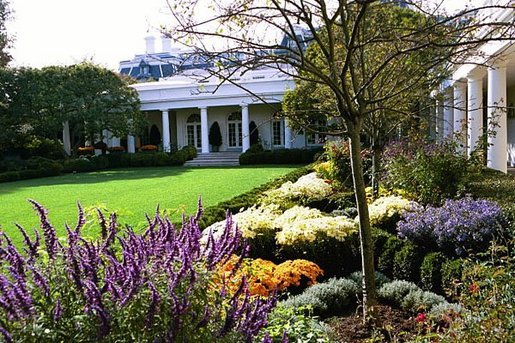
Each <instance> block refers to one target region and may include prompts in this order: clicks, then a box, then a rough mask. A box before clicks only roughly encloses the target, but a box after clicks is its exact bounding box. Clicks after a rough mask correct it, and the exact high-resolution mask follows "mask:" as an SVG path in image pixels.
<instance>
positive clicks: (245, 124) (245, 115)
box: [241, 104, 250, 152]
mask: <svg viewBox="0 0 515 343" xmlns="http://www.w3.org/2000/svg"><path fill="white" fill-rule="evenodd" d="M241 136H242V143H241V151H242V152H245V151H247V150H249V148H250V132H249V106H248V105H246V104H242V105H241Z"/></svg>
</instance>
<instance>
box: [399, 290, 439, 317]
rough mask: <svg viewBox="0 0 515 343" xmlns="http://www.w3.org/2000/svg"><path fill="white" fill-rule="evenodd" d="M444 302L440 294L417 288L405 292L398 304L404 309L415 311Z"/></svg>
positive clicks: (426, 309)
mask: <svg viewBox="0 0 515 343" xmlns="http://www.w3.org/2000/svg"><path fill="white" fill-rule="evenodd" d="M445 303H447V301H446V300H445V298H444V297H442V296H441V295H438V294H435V293H433V292H428V291H423V290H421V289H417V290H412V291H410V292H409V293H408V294H406V296H405V297H404V299H402V302H401V304H400V305H401V307H402V309H404V310H405V311H410V312H414V313H416V312H419V311H429V310H431V309H432V308H433V307H434V306H436V305H440V304H445Z"/></svg>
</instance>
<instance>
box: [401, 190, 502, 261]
mask: <svg viewBox="0 0 515 343" xmlns="http://www.w3.org/2000/svg"><path fill="white" fill-rule="evenodd" d="M502 218H503V216H502V210H501V208H500V207H499V205H497V203H496V202H494V201H489V200H474V199H471V198H463V199H460V200H447V201H446V202H445V204H444V205H443V206H442V207H432V206H427V207H425V208H424V207H422V206H419V207H418V208H417V209H415V210H414V211H413V212H406V213H405V214H404V215H403V218H402V220H401V221H400V222H399V223H398V226H397V229H398V231H399V236H400V237H406V238H408V239H409V240H411V241H414V242H417V243H420V244H422V245H426V246H427V245H428V244H432V245H433V246H434V247H438V248H440V249H443V250H444V251H446V252H449V253H455V254H456V255H458V256H463V255H465V254H466V253H467V252H468V251H469V250H474V251H477V250H478V249H481V248H484V247H486V246H487V244H488V243H489V242H490V240H491V239H492V237H493V235H494V234H495V233H496V232H497V231H498V230H499V229H500V228H501V227H502V221H503V219H502Z"/></svg>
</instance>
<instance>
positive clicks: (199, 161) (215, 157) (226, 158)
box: [184, 151, 241, 167]
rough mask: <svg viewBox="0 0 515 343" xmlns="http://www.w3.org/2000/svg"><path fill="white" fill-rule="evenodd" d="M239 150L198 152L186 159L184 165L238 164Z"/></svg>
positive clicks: (220, 165) (218, 165)
mask: <svg viewBox="0 0 515 343" xmlns="http://www.w3.org/2000/svg"><path fill="white" fill-rule="evenodd" d="M240 154H241V153H240V152H234V151H222V152H210V153H208V154H200V153H199V154H198V155H197V157H196V158H194V159H192V160H189V161H186V163H184V166H185V167H225V166H238V165H240V161H239V157H240Z"/></svg>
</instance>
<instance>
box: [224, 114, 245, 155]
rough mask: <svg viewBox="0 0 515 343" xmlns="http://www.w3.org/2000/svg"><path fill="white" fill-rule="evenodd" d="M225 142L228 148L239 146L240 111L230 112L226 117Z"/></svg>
mask: <svg viewBox="0 0 515 343" xmlns="http://www.w3.org/2000/svg"><path fill="white" fill-rule="evenodd" d="M227 134H228V135H229V137H227V142H228V143H229V148H239V147H241V143H242V136H241V112H232V113H231V114H229V117H227Z"/></svg>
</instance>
